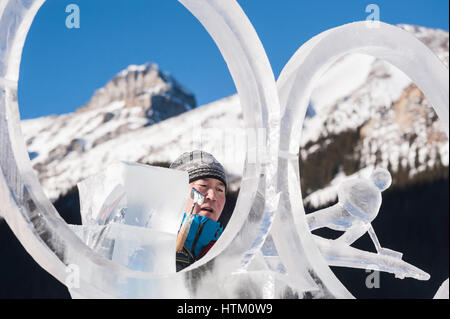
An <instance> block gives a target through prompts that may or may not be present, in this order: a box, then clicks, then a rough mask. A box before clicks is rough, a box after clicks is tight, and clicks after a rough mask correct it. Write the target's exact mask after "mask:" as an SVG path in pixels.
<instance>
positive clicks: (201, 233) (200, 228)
mask: <svg viewBox="0 0 450 319" xmlns="http://www.w3.org/2000/svg"><path fill="white" fill-rule="evenodd" d="M193 217H194V219H193V221H192V224H191V228H190V229H189V233H188V235H187V237H186V242H185V244H184V245H185V246H186V248H187V249H189V251H190V252H191V253H192V254H193V255H194V257H195V258H196V259H197V257H201V256H203V255H204V254H205V253H206V252H203V250H204V249H205V248H207V247H209V248H211V246H212V242H215V241H216V240H218V239H219V237H220V235H221V234H222V232H223V227H222V226H221V225H220V223H219V222H216V221H214V220H212V219H210V218H208V217H205V216H200V215H193ZM185 218H186V213H185V214H184V216H183V220H182V222H181V224H183V222H184V219H185ZM180 227H181V226H180Z"/></svg>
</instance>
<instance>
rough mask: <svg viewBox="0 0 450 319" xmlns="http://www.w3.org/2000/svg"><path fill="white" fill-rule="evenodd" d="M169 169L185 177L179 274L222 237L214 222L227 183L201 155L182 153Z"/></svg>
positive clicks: (217, 168)
mask: <svg viewBox="0 0 450 319" xmlns="http://www.w3.org/2000/svg"><path fill="white" fill-rule="evenodd" d="M170 168H172V169H178V170H184V171H187V172H188V174H189V196H188V201H187V203H186V208H185V214H184V216H183V220H182V222H181V226H180V231H179V234H178V238H177V245H178V246H179V249H178V250H179V251H177V252H176V266H177V271H180V270H182V269H184V268H186V267H187V266H189V265H190V264H192V263H193V262H195V261H197V260H198V259H200V258H202V257H203V256H204V255H205V254H206V253H207V252H208V251H209V249H210V248H211V247H212V246H213V245H214V243H215V242H216V241H217V240H218V239H219V237H220V235H221V234H222V231H223V227H222V226H221V225H220V223H219V222H218V220H219V217H220V215H221V214H222V211H223V208H224V206H225V201H226V197H225V194H226V188H227V181H226V175H225V170H224V168H223V166H222V164H220V163H219V162H218V161H217V160H216V159H215V158H214V156H213V155H211V154H209V153H207V152H204V151H198V150H196V151H192V152H187V153H183V154H182V155H181V156H180V157H178V158H177V159H176V160H175V161H174V162H173V163H172V164H171V165H170ZM183 235H184V236H183Z"/></svg>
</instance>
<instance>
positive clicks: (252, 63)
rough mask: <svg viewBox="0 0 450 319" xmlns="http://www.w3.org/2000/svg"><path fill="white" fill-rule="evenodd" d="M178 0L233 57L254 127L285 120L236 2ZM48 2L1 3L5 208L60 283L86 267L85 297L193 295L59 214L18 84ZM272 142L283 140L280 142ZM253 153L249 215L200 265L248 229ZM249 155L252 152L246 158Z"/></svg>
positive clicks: (242, 211)
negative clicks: (112, 253)
mask: <svg viewBox="0 0 450 319" xmlns="http://www.w3.org/2000/svg"><path fill="white" fill-rule="evenodd" d="M179 1H180V2H181V3H182V4H183V5H184V6H185V7H186V8H187V9H188V10H190V11H191V12H192V13H193V15H194V16H196V17H197V19H198V20H199V21H200V22H201V23H202V24H203V25H204V27H205V28H206V29H207V31H208V33H209V34H210V35H211V36H212V38H213V39H214V41H215V42H216V44H217V46H218V47H219V49H220V51H221V53H222V55H223V57H224V59H225V61H226V62H227V65H228V68H229V70H230V73H231V75H232V78H233V80H234V83H235V85H236V88H237V91H238V94H239V98H240V101H241V105H242V109H243V115H244V122H245V124H246V127H247V129H248V130H255V134H257V130H258V128H267V127H268V126H269V125H268V123H269V121H271V122H274V121H277V120H279V118H278V114H279V113H278V111H279V110H278V109H277V108H278V106H279V103H278V96H277V92H276V85H275V79H274V77H273V73H272V70H271V68H270V64H269V61H268V59H267V56H266V54H265V51H264V49H263V47H262V45H261V43H260V41H259V38H258V37H257V35H256V32H255V31H254V29H253V27H252V25H251V23H250V22H249V21H248V19H247V17H246V15H245V14H244V12H243V11H242V10H241V8H240V7H239V5H238V4H237V3H236V2H235V1H232V0H228V1H222V0H211V1H202V0H179ZM43 3H44V0H30V1H17V0H10V1H2V2H1V3H0V45H1V46H0V164H1V166H0V167H1V174H0V202H1V203H2V207H1V208H0V213H1V214H2V216H3V217H4V218H5V219H6V221H7V223H8V225H9V226H10V228H11V229H12V230H13V232H14V234H15V235H16V237H17V238H18V239H19V240H20V242H21V243H22V245H23V246H24V247H25V249H26V250H27V251H28V253H30V255H31V256H32V257H33V258H34V260H35V261H36V262H38V264H39V265H41V267H43V268H44V269H45V270H46V271H48V272H49V273H50V274H52V275H53V276H54V277H55V278H57V279H58V280H59V281H61V282H63V283H66V282H65V281H66V279H67V276H68V273H67V266H68V265H70V264H74V265H78V266H80V268H82V269H83V271H81V272H80V273H79V275H80V286H82V287H83V293H84V294H85V296H86V294H87V296H95V297H128V298H131V297H147V298H148V297H155V298H164V297H169V298H173V297H178V298H182V297H187V296H188V294H187V292H186V291H184V290H183V289H182V287H183V284H182V281H183V280H184V279H183V278H184V274H183V273H174V274H172V275H168V276H159V277H158V276H153V275H151V274H148V273H141V272H135V271H131V270H129V269H127V268H125V267H122V266H120V265H118V264H115V263H113V262H111V261H109V260H106V259H104V258H101V257H98V256H97V255H96V254H95V253H93V252H92V251H91V250H90V249H89V248H88V247H87V246H86V245H84V244H83V243H82V242H81V240H79V239H78V237H76V235H75V234H74V233H73V232H72V231H71V230H70V229H69V228H68V226H67V224H66V223H65V222H64V221H63V220H62V218H61V217H60V216H59V215H58V213H57V211H56V209H55V208H54V207H53V205H52V204H51V203H50V201H49V200H48V198H47V197H46V196H45V194H44V192H43V190H42V188H41V186H40V184H39V182H38V180H37V178H36V176H35V174H34V173H33V170H32V167H31V163H30V160H29V158H28V156H27V150H26V147H25V144H24V140H23V137H22V133H21V130H20V118H19V109H18V103H17V83H18V78H19V67H20V60H21V53H22V48H23V45H24V42H25V38H26V35H27V33H28V30H29V28H30V26H31V23H32V21H33V19H34V17H35V15H36V13H37V11H38V10H39V8H40V7H41V6H42V4H43ZM268 106H270V107H271V108H272V109H276V112H275V113H276V116H274V115H273V113H270V112H268ZM271 114H272V115H271ZM269 138H270V137H269ZM272 144H273V145H277V141H274V143H272ZM248 147H249V148H250V147H252V148H253V147H254V145H249V146H248ZM251 151H252V156H253V157H252V158H253V161H252V162H251V163H246V167H245V170H244V176H243V181H245V183H243V184H242V185H241V193H245V194H247V195H246V197H244V198H243V199H242V198H241V199H240V200H238V201H237V206H236V208H235V214H236V215H243V216H241V217H240V218H233V220H232V221H230V224H229V225H228V227H227V231H226V232H224V234H223V235H222V237H223V238H221V240H220V241H218V243H217V244H216V245H215V246H214V247H213V249H212V250H211V252H210V254H208V255H207V256H205V258H203V259H202V260H201V263H200V264H199V265H198V266H200V265H201V264H204V263H206V262H208V261H209V260H211V259H212V258H214V257H215V256H217V255H219V254H220V253H221V252H222V251H223V250H224V249H225V248H226V247H227V245H229V244H230V243H231V242H232V240H233V238H234V237H235V235H236V234H237V233H238V232H239V231H242V230H243V225H244V221H245V219H246V215H247V214H248V213H249V211H250V209H251V207H252V205H253V201H254V198H255V194H256V192H257V187H258V184H259V182H260V180H261V178H262V177H261V172H260V171H261V166H262V165H261V161H260V159H259V154H260V152H258V151H256V152H255V151H254V149H252V150H251ZM248 152H249V149H247V156H248ZM5 169H6V171H5ZM228 229H229V230H228ZM190 268H191V269H193V268H195V267H193V266H192V267H190ZM187 271H188V270H187ZM93 274H97V276H94V275H93ZM98 274H100V276H98ZM122 284H126V287H133V289H132V290H133V291H130V290H123V291H122V292H121V294H120V295H118V294H117V293H116V291H120V289H119V290H118V289H117V287H118V286H120V285H122ZM130 285H131V286H130ZM156 287H157V288H156ZM173 287H177V289H173ZM75 288H76V287H75Z"/></svg>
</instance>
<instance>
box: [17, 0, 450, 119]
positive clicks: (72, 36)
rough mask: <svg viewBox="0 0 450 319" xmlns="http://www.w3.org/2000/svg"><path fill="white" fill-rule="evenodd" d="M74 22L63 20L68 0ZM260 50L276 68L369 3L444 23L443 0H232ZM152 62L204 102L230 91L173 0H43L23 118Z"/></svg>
mask: <svg viewBox="0 0 450 319" xmlns="http://www.w3.org/2000/svg"><path fill="white" fill-rule="evenodd" d="M72 3H73V4H77V5H78V7H79V8H80V28H79V29H68V28H67V27H66V25H65V21H66V17H67V16H68V15H69V14H68V13H66V12H65V9H66V7H67V6H68V5H69V4H72ZM238 3H239V4H240V5H241V6H242V8H243V9H244V11H245V13H246V14H247V16H248V17H249V19H250V21H251V22H252V23H253V25H254V27H255V29H256V31H257V32H258V34H259V36H260V39H261V41H262V43H263V45H264V47H265V49H266V52H267V55H268V57H269V60H270V62H271V64H272V68H273V71H274V74H275V76H276V77H277V76H278V75H279V73H280V72H281V70H282V68H283V66H284V65H285V63H286V62H287V61H288V60H289V58H290V57H291V56H292V54H293V53H294V52H295V51H296V50H297V49H298V48H299V47H300V46H301V45H302V44H303V43H305V42H306V41H307V40H308V39H310V38H311V37H313V36H315V35H317V34H319V33H320V32H323V31H325V30H327V29H330V28H332V27H336V26H339V25H342V24H345V23H349V22H353V21H360V20H365V19H366V17H367V16H368V13H366V12H365V8H366V6H367V5H368V4H371V3H374V4H377V5H378V6H379V8H380V19H381V21H383V22H387V23H390V24H398V23H408V24H415V25H422V26H427V27H432V28H440V29H444V30H447V31H448V25H449V14H448V12H449V3H448V0H429V1H411V0H408V1H406V0H383V1H381V0H378V1H377V0H370V1H363V0H344V1H332V0H315V1H303V0H277V1H275V0H238ZM146 62H155V63H157V64H159V66H160V68H161V69H162V70H164V71H167V72H170V73H171V74H172V75H173V76H174V77H175V78H176V79H177V80H179V81H180V82H181V83H182V84H183V85H184V86H186V87H187V88H189V89H190V90H191V91H192V92H193V93H194V94H195V95H196V98H197V103H198V105H203V104H206V103H209V102H212V101H215V100H217V99H219V98H222V97H226V96H229V95H231V94H234V93H235V92H236V90H235V87H234V84H233V81H232V79H231V76H230V75H229V72H228V69H227V67H226V64H225V62H224V61H223V58H222V56H221V54H220V52H219V50H218V49H217V47H216V46H215V44H214V42H213V41H212V40H211V38H210V37H209V35H208V34H207V32H206V31H205V30H204V29H203V27H202V26H201V24H200V23H199V22H198V21H197V20H196V19H195V18H194V17H193V16H192V15H191V13H190V12H189V11H187V10H186V9H185V8H184V7H183V6H182V5H181V4H180V3H178V1H176V0H127V1H125V0H71V1H68V0H47V1H46V3H44V5H43V6H42V7H41V9H40V10H39V12H38V14H37V16H36V18H35V20H34V22H33V24H32V26H31V29H30V32H29V34H28V37H27V41H26V43H25V46H24V50H23V55H22V62H21V70H20V80H19V104H20V112H21V117H22V119H29V118H35V117H39V116H44V115H49V114H63V113H69V112H73V111H74V110H75V109H76V108H77V107H79V106H81V105H83V104H85V103H87V102H88V101H89V99H90V98H91V96H92V94H93V93H94V91H95V90H96V89H98V88H100V87H102V86H104V85H105V84H106V83H107V82H108V81H109V80H110V79H111V78H112V77H113V76H114V75H115V74H117V73H118V72H119V71H121V70H122V69H124V68H126V67H127V66H128V65H130V64H143V63H146Z"/></svg>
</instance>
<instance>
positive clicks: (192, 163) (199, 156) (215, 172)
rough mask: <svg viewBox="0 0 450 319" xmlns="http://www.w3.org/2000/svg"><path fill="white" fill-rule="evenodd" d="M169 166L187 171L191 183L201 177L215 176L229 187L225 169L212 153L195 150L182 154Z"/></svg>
mask: <svg viewBox="0 0 450 319" xmlns="http://www.w3.org/2000/svg"><path fill="white" fill-rule="evenodd" d="M169 168H173V169H179V170H183V171H187V172H188V174H189V183H192V182H194V181H196V180H198V179H201V178H215V179H218V180H219V181H221V182H222V183H224V185H225V187H227V178H226V175H225V169H224V168H223V166H222V164H220V163H219V162H218V161H217V160H216V159H215V158H214V156H212V155H211V154H209V153H207V152H204V151H199V150H195V151H192V152H186V153H183V154H181V155H180V156H179V157H178V158H177V159H176V160H175V161H174V162H173V163H172V164H170V167H169Z"/></svg>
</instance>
